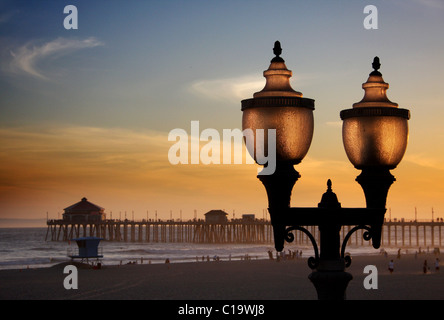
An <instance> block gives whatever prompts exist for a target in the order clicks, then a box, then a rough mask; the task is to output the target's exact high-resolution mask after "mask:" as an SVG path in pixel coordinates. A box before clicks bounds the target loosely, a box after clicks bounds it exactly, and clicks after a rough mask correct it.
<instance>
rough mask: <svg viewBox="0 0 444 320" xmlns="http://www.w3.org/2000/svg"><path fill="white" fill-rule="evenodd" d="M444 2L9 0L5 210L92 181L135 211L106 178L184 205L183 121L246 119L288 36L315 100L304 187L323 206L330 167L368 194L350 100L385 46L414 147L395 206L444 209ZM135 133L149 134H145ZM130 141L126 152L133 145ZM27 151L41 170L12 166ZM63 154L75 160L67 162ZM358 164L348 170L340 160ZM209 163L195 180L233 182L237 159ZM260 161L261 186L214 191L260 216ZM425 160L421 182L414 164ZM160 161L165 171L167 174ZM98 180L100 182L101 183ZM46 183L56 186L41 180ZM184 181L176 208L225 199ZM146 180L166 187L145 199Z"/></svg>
mask: <svg viewBox="0 0 444 320" xmlns="http://www.w3.org/2000/svg"><path fill="white" fill-rule="evenodd" d="M70 4H71V5H75V6H76V7H77V8H78V17H79V29H78V30H65V29H64V28H63V20H64V18H65V16H66V15H64V14H63V8H64V7H65V6H66V5H70ZM369 4H372V5H375V6H376V7H377V8H378V18H379V19H378V22H379V29H378V30H366V29H365V28H364V27H363V20H364V18H365V16H366V15H365V14H364V13H363V9H364V7H365V6H366V5H369ZM443 15H444V3H443V2H442V1H439V0H403V1H401V0H387V1H372V2H369V1H272V2H271V1H193V0H190V1H136V0H131V1H118V0H115V1H97V0H94V1H75V0H66V1H61V0H57V1H52V0H45V1H29V0H28V1H18V0H12V1H4V0H1V1H0V48H1V49H0V50H1V51H0V59H1V60H0V61H1V62H0V88H1V89H0V94H1V96H2V98H1V100H0V113H1V117H0V129H1V132H2V134H1V136H0V138H1V139H2V141H4V142H5V143H4V144H3V147H0V148H2V149H0V151H2V152H3V153H2V154H3V161H2V162H3V164H4V165H3V166H2V168H0V178H1V179H2V180H0V182H2V184H1V186H2V188H1V189H0V200H2V201H4V207H3V210H2V211H3V212H8V214H5V215H6V216H8V217H9V216H26V217H28V216H30V213H29V208H36V205H37V204H38V210H36V211H38V213H37V212H36V213H35V215H42V212H46V211H48V210H49V211H50V212H55V211H58V210H60V208H63V207H64V206H65V204H66V206H67V205H69V204H71V203H70V202H72V203H73V202H74V201H76V200H79V199H80V198H82V197H83V196H84V193H86V192H88V193H89V194H91V195H92V196H94V197H96V198H97V199H98V201H96V202H101V203H99V204H101V205H102V206H104V207H105V208H108V207H111V206H115V207H118V208H121V209H117V210H124V209H123V208H124V205H123V204H120V203H117V202H113V201H110V198H113V195H114V194H115V193H116V192H118V191H119V190H118V188H115V189H112V190H109V191H108V192H106V191H105V188H104V186H103V184H102V183H103V181H108V183H109V184H120V185H124V186H126V187H125V188H126V189H127V190H133V192H130V191H127V193H128V195H126V196H125V197H124V198H125V201H127V202H130V203H134V204H135V206H138V208H142V207H148V206H151V207H155V208H159V211H160V208H163V209H162V210H164V211H165V212H168V211H169V210H168V209H167V206H166V205H164V203H165V202H169V203H171V202H173V203H174V200H173V201H171V200H167V199H168V197H169V194H168V193H169V191H168V190H171V188H172V186H171V181H168V179H171V177H172V176H174V175H175V174H179V173H178V171H177V170H185V171H187V170H188V168H181V169H179V168H177V167H172V168H171V167H168V166H167V164H160V163H162V161H163V160H165V159H166V155H167V150H168V146H169V145H168V141H167V140H166V138H165V137H166V135H167V134H168V132H169V131H170V130H172V129H174V128H184V129H185V130H188V131H189V130H190V129H189V127H190V121H192V120H199V121H200V124H201V128H216V129H218V130H222V129H223V128H240V126H241V116H242V113H241V111H240V100H242V99H245V98H250V97H252V95H253V93H254V92H256V91H259V90H261V89H262V87H263V85H264V83H265V82H264V78H263V77H262V72H263V71H264V70H266V69H267V68H268V65H269V62H270V60H271V58H272V57H273V55H272V48H273V44H274V41H276V40H280V41H281V43H282V47H283V54H282V56H283V58H284V59H285V61H286V64H287V67H288V68H289V69H290V70H292V71H293V78H292V86H293V88H294V89H295V90H297V91H301V92H302V93H303V94H304V96H305V97H308V98H312V99H315V100H316V110H315V135H314V139H313V143H312V146H311V149H310V151H309V154H308V156H307V159H305V160H304V161H303V163H302V164H301V165H300V168H301V169H300V170H299V169H298V170H299V171H301V173H302V175H303V177H304V179H306V180H305V181H306V182H303V181H301V182H298V185H299V184H301V188H303V189H304V190H306V191H300V192H303V193H304V192H306V193H307V195H306V196H305V197H304V199H307V202H310V203H306V204H305V203H304V204H305V205H315V204H317V201H318V200H315V199H318V198H320V196H321V194H322V192H324V191H325V190H324V189H325V183H324V182H323V181H324V180H325V181H326V180H327V179H328V178H332V179H333V181H334V184H335V178H336V181H338V182H337V184H336V185H337V187H338V188H339V191H338V192H337V193H338V195H339V196H340V195H341V192H342V194H343V197H344V198H345V199H348V200H349V202H350V203H351V204H356V205H360V204H361V203H362V201H363V199H361V198H362V195H361V194H360V193H362V191H360V190H359V186H354V184H356V183H355V182H354V181H353V180H354V177H355V176H356V175H357V174H358V172H357V171H356V170H355V169H353V167H352V166H351V165H350V164H349V163H348V161H347V158H346V156H345V152H344V150H343V147H342V140H341V123H340V118H339V112H340V111H341V110H342V109H347V108H350V107H351V106H352V104H353V103H355V102H358V101H360V100H361V98H362V96H363V90H362V88H361V85H362V83H363V82H365V81H366V80H367V77H368V74H369V72H370V71H371V62H372V60H373V57H374V56H376V55H377V56H379V57H380V58H381V63H382V67H381V72H382V74H383V76H384V79H385V81H386V82H388V83H389V84H390V89H389V91H388V97H389V98H390V99H391V100H392V101H394V102H397V103H398V104H399V105H400V107H402V108H407V109H410V111H411V113H412V120H411V121H410V129H411V135H410V142H409V146H408V151H407V153H406V157H405V161H404V162H406V163H407V164H406V165H404V164H403V163H402V164H401V165H400V167H399V168H398V169H397V171H394V174H395V176H397V173H398V172H399V174H400V177H398V181H403V182H399V184H400V186H399V189H397V187H394V188H393V196H392V198H390V196H391V195H392V193H391V194H389V199H393V203H390V201H389V205H392V206H393V210H392V212H394V213H396V214H398V215H399V216H408V215H409V213H408V212H413V209H412V208H413V207H414V206H419V207H421V208H424V209H423V211H424V212H428V211H430V207H431V206H435V212H439V210H441V211H442V212H443V215H444V202H443V200H441V199H440V198H441V197H440V195H441V193H442V191H444V189H443V187H440V186H439V184H438V183H437V182H436V181H433V180H434V179H433V178H434V177H442V176H443V172H442V168H443V167H442V164H444V152H443V151H442V150H441V149H442V148H437V143H438V144H439V142H440V141H441V140H442V138H444V130H443V128H442V125H441V123H442V119H443V116H444V111H443V108H442V101H443V99H442V97H441V92H442V90H441V86H442V74H443V71H444V64H443V62H442V57H443V53H444V38H443V37H442V32H443V30H444V19H443V18H442V17H443ZM86 132H87V134H86ZM118 133H119V135H118ZM65 136H66V137H67V138H66V139H62V137H65ZM75 137H78V140H76V139H74V138H75ZM143 137H147V138H146V141H145V140H144V138H143ZM154 137H158V138H159V140H156V139H154ZM88 138H89V139H88ZM131 139H134V140H133V141H137V144H136V143H134V144H133V145H132V144H131ZM150 139H151V140H150ZM162 139H165V140H162ZM88 140H89V141H88ZM14 141H16V142H17V143H13V142H14ZM159 141H160V142H159ZM162 141H164V145H162ZM6 142H7V143H6ZM150 143H151V144H150ZM104 146H107V148H106V150H105V151H103V150H102V151H101V153H100V154H101V156H103V155H106V160H109V159H113V162H112V164H110V167H109V171H106V172H103V174H102V175H100V174H99V173H98V172H99V171H100V170H102V168H101V169H100V170H94V169H92V168H96V167H95V166H97V165H98V164H97V163H100V161H99V160H97V163H93V162H91V159H92V158H94V156H96V154H95V151H94V150H97V149H100V147H103V148H104ZM135 146H137V148H136V147H135ZM133 148H134V149H133ZM156 148H157V149H156ZM147 149H149V150H150V151H149V152H152V153H153V155H150V157H151V159H155V160H152V161H151V160H147V159H145V161H143V163H140V164H139V165H135V162H131V161H130V159H135V158H137V157H138V156H140V157H146V154H145V153H144V152H148V151H147ZM36 150H40V151H39V152H37V151H36ZM129 150H131V151H129ZM165 150H166V151H165ZM122 154H125V155H127V156H126V157H124V159H121V157H122ZM23 155H26V157H23ZM16 159H28V162H26V161H25V160H22V161H24V162H23V163H22V164H21V165H22V168H23V167H26V168H28V169H29V170H30V171H29V173H28V174H24V173H23V170H21V169H20V168H19V167H17V168H15V169H13V165H12V164H14V163H15V164H17V161H16ZM48 159H60V160H59V161H56V162H55V163H54V164H52V167H48V163H51V161H53V160H50V161H49V160H48ZM70 159H75V161H76V162H75V163H74V162H70V161H74V160H70ZM98 159H100V160H104V159H103V158H100V157H98ZM116 159H119V160H116ZM162 159H163V160H162ZM153 161H154V163H155V164H156V165H158V167H159V168H162V169H161V170H164V171H162V173H161V174H160V173H158V172H157V173H156V172H152V171H151V172H149V174H148V173H146V170H148V169H147V168H149V167H152V166H153ZM11 163H12V164H11ZM57 163H64V164H65V167H63V168H59V170H60V171H57V170H56V169H54V167H57ZM116 163H117V164H118V165H119V166H120V165H122V166H123V168H124V169H122V167H118V168H119V171H118V172H117V171H116V170H117V167H114V166H115V165H117V164H116ZM137 163H138V162H137ZM81 164H83V167H89V166H91V172H93V173H92V174H91V175H88V176H87V177H84V180H85V181H88V183H86V182H81V179H80V178H79V174H78V171H76V170H80V169H79V168H77V166H80V167H82V165H81ZM344 164H345V165H346V166H347V167H346V170H345V169H344V170H343V169H342V167H344ZM145 166H146V167H145ZM327 166H328V168H329V169H327ZM158 167H156V168H158ZM338 167H341V169H338ZM51 168H53V169H54V170H51ZM136 168H139V169H140V170H144V173H146V174H147V176H146V180H143V179H142V180H140V181H138V182H137V183H135V182H134V181H133V180H131V181H130V178H128V177H133V176H134V177H137V176H138V174H137V169H136ZM320 168H321V169H320ZM31 169H32V170H31ZM304 169H305V172H306V174H304ZM127 170H130V171H127ZM131 170H134V171H131ZM159 170H160V169H159ZM199 170H201V169H195V170H194V171H193V170H191V169H189V172H188V171H187V173H183V172H182V174H184V176H181V177H182V178H183V179H185V180H186V179H187V178H190V179H192V181H193V182H192V183H191V182H190V183H189V184H193V183H194V184H196V185H202V184H203V183H206V181H207V180H208V179H212V180H213V181H214V180H215V181H220V183H221V184H224V183H227V184H228V182H227V181H225V180H218V179H222V178H221V177H219V176H218V175H219V174H220V175H221V176H225V175H226V173H225V174H222V173H219V172H220V170H226V168H225V169H221V168H218V167H216V168H212V170H213V171H211V174H213V175H215V176H211V175H210V176H209V178H208V179H207V180H205V175H202V176H200V175H201V174H202V173H201V172H199ZM202 170H205V171H206V170H208V168H205V169H202ZM341 170H343V171H341ZM421 170H423V171H421ZM25 171H26V170H25ZM31 172H32V173H31ZM37 172H38V174H37ZM67 172H71V174H72V175H73V176H70V175H69V174H67ZM165 172H168V173H167V174H166V173H165ZM249 172H250V173H251V181H250V180H249V182H248V185H249V186H253V185H255V187H254V190H253V191H251V193H249V194H248V196H249V197H251V198H253V199H252V200H251V201H245V199H241V198H240V197H239V196H238V195H233V194H230V192H229V191H227V192H223V197H222V196H220V195H217V196H216V195H213V196H214V205H215V206H217V207H220V208H222V206H224V205H226V206H227V208H226V209H227V210H228V208H233V210H234V209H235V208H239V209H238V210H241V211H247V210H252V211H255V212H256V213H257V214H258V215H261V210H262V208H265V207H266V199H263V200H261V202H260V204H259V205H256V204H257V201H256V200H255V198H257V197H261V198H264V194H263V190H262V189H261V188H262V186H261V185H260V183H259V182H258V181H257V180H256V178H255V175H254V172H255V171H251V170H250V171H249ZM412 172H416V173H417V176H419V177H422V178H421V179H422V180H417V178H414V175H413V174H412ZM157 174H159V176H157ZM207 174H208V173H207ZM119 175H124V176H126V178H118V177H117V176H119ZM142 175H143V174H142ZM162 175H163V176H165V177H166V178H165V179H164V180H163V181H162V179H161V176H162ZM228 175H230V174H228ZM310 175H311V177H310ZM335 175H338V177H335ZM403 175H404V176H405V177H406V179H402V177H403ZM246 176H247V174H246ZM331 176H332V177H331ZM110 177H111V178H110ZM112 177H115V180H113V178H112ZM153 177H156V178H155V179H159V180H155V181H156V183H158V184H160V185H161V186H162V187H160V190H163V191H159V190H158V189H156V190H153V189H150V188H148V189H145V188H146V187H141V186H142V185H143V184H144V183H145V184H147V185H150V184H152V181H151V180H150V179H154V178H153ZM198 177H200V178H198ZM48 179H49V180H50V183H49V182H48ZM77 179H78V181H77ZM248 179H250V178H248ZM67 180H68V181H77V182H76V183H73V187H72V189H70V190H69V191H66V192H63V194H61V193H60V192H61V191H60V187H58V185H60V184H62V185H63V184H64V183H66V181H67ZM98 180H100V181H101V182H100V183H99V184H95V183H93V182H91V181H98ZM435 180H436V179H435ZM30 181H31V182H30ZM39 181H42V183H43V181H46V183H47V185H50V186H52V187H45V188H44V189H45V191H42V188H41V186H40V187H39ZM245 183H247V182H245ZM109 184H108V185H109ZM350 184H351V185H353V188H354V189H353V190H350V188H351V187H348V185H350ZM402 184H404V185H409V186H411V185H412V184H415V185H418V186H419V187H418V190H416V189H415V190H412V191H411V194H413V195H416V196H417V198H418V201H415V203H413V202H411V203H405V200H403V197H404V196H403V194H405V189H408V188H407V187H403V188H401V185H402ZM186 185H187V184H186V183H184V185H182V184H180V185H179V186H178V188H180V190H177V192H176V194H178V195H183V198H181V197H179V198H178V199H177V201H178V202H179V203H180V204H177V205H174V208H173V209H174V210H176V211H177V210H178V208H179V207H180V206H181V205H183V206H184V209H183V210H184V211H185V207H186V206H188V210H189V211H191V212H192V209H191V208H192V206H196V205H195V204H183V203H184V202H185V203H186V201H185V200H186V199H189V198H190V197H192V198H193V197H194V198H193V199H194V202H198V203H202V206H201V207H202V208H203V209H202V210H205V208H208V210H210V209H214V208H212V207H211V205H212V204H211V203H210V200H207V199H208V198H210V199H211V197H208V195H207V194H204V195H202V197H203V199H201V198H200V196H199V195H197V190H199V189H198V188H197V187H196V189H193V188H191V189H190V190H189V191H186V190H188V189H187V187H186ZM256 185H257V186H256ZM228 189H230V188H228ZM98 190H100V191H98ZM397 190H399V191H397ZM233 192H235V191H233ZM397 192H398V193H397ZM422 192H423V193H424V194H422ZM124 193H125V192H124ZM32 194H33V196H31V195H32ZM144 194H145V195H146V194H156V196H152V198H150V197H148V199H146V198H144V196H143V195H144ZM304 194H305V193H304ZM348 194H350V196H347V195H348ZM356 197H359V201H356V200H355V198H356ZM77 198H78V199H77ZM88 198H91V197H88ZM294 198H295V199H297V198H298V197H297V196H295V197H294ZM8 199H13V200H14V201H12V200H8ZM18 199H19V200H20V199H21V201H17V200H18ZM44 199H47V201H46V202H45V201H44ZM71 199H72V200H71ZM216 199H217V200H216ZM227 199H233V200H232V201H233V203H230V201H228V203H227ZM345 199H344V200H345ZM122 201H123V200H122ZM156 201H157V202H156ZM18 202H19V203H21V204H20V205H17V203H18ZM104 202H105V203H104ZM146 202H149V203H150V204H146ZM345 202H347V201H345ZM107 203H109V205H107ZM151 203H155V204H153V205H151ZM169 206H171V204H169ZM250 208H251V209H250ZM396 208H399V209H398V211H397V210H396ZM128 210H130V209H129V208H128ZM142 210H144V209H138V211H139V212H140V211H142ZM190 215H191V216H192V214H191V213H190ZM32 216H33V217H34V215H32ZM168 216H169V214H168Z"/></svg>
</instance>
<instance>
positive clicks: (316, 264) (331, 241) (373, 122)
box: [242, 41, 410, 299]
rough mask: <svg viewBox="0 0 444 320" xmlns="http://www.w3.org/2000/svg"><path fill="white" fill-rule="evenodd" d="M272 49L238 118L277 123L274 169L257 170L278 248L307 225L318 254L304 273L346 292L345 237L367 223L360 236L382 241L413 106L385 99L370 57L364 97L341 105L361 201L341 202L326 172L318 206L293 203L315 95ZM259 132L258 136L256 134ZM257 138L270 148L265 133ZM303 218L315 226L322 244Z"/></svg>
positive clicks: (269, 125) (320, 287)
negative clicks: (355, 204)
mask: <svg viewBox="0 0 444 320" xmlns="http://www.w3.org/2000/svg"><path fill="white" fill-rule="evenodd" d="M273 51H274V54H275V55H276V57H275V58H273V60H271V64H270V67H269V68H268V70H266V71H265V72H264V76H265V78H266V85H265V87H264V89H263V90H262V91H260V92H257V93H255V94H254V95H253V98H252V99H247V100H243V101H242V111H243V119H242V125H243V129H252V130H253V132H256V130H257V129H265V130H267V129H275V130H276V170H275V172H274V173H273V174H271V175H261V174H259V175H258V178H259V179H260V180H261V182H262V183H263V184H264V186H265V189H266V191H267V196H268V206H269V212H270V217H271V223H272V225H273V232H274V240H275V248H276V250H277V251H282V250H283V248H284V243H285V241H287V242H292V241H293V240H294V235H293V233H292V231H293V230H299V231H302V232H304V233H305V234H306V235H307V236H308V237H309V239H310V240H311V242H312V245H313V248H314V253H315V256H314V257H311V258H309V259H308V265H309V267H310V268H311V269H313V272H312V273H311V274H310V276H309V279H310V280H311V281H312V282H313V284H314V285H315V287H316V290H317V293H318V298H319V299H344V298H345V290H346V287H347V285H348V282H349V281H350V280H351V279H352V276H351V274H349V273H347V272H345V268H346V267H348V266H350V264H351V259H350V258H349V257H348V256H345V254H344V253H345V247H346V245H347V241H348V239H349V238H350V236H351V235H352V234H353V233H354V232H355V231H356V230H359V229H364V230H366V231H365V232H364V234H363V236H364V239H365V240H370V239H371V240H372V244H373V247H374V248H379V246H380V240H381V230H382V225H383V222H384V214H385V211H386V208H385V204H386V199H387V193H388V190H389V188H390V186H391V184H392V183H393V182H394V181H395V178H394V177H393V176H392V175H391V174H390V170H391V169H394V168H395V167H396V166H397V165H398V163H399V162H400V161H401V159H402V157H403V155H404V153H405V150H406V147H407V140H408V124H407V120H408V119H409V118H410V113H409V111H408V110H405V109H399V108H398V105H397V104H396V103H392V102H390V101H389V100H388V98H387V96H386V90H387V89H388V84H387V83H385V82H384V80H383V79H382V75H381V73H380V72H379V71H378V69H379V68H380V63H379V58H375V60H374V62H373V68H374V71H373V72H372V73H371V74H370V76H369V78H368V80H367V82H366V83H364V84H363V88H364V90H365V96H364V98H363V99H362V101H361V102H359V103H355V104H354V105H353V108H352V109H348V110H343V111H342V112H341V118H342V120H343V142H344V147H345V150H346V153H347V156H348V158H349V159H350V161H351V162H352V164H353V165H354V166H355V167H356V168H357V169H360V170H362V173H361V174H360V175H359V176H358V177H357V179H356V181H357V182H358V183H359V184H360V185H361V186H362V188H363V190H364V194H365V197H366V204H367V206H366V208H342V207H341V204H340V203H339V201H338V199H337V196H336V194H335V193H333V191H332V183H331V181H330V180H328V182H327V191H326V193H324V195H323V196H322V199H321V202H320V203H319V204H318V206H317V207H314V208H298V207H296V208H292V207H290V199H291V191H292V189H293V186H294V184H295V183H296V181H297V180H298V179H299V178H300V175H299V173H298V172H297V171H296V170H295V169H294V167H293V166H294V165H296V164H298V163H300V162H301V161H302V159H303V158H304V157H305V155H306V154H307V152H308V149H309V147H310V144H311V140H312V137H313V128H314V120H313V110H314V100H312V99H307V98H303V97H302V93H300V92H297V91H295V90H293V89H292V88H291V86H290V83H289V80H290V77H291V75H292V73H291V71H290V70H288V69H287V67H286V66H285V62H284V60H283V59H282V58H281V57H280V55H281V53H282V49H281V46H280V43H279V42H278V41H277V42H276V43H275V47H274V50H273ZM265 136H266V135H265ZM261 137H262V136H259V135H258V136H255V141H256V139H261ZM262 142H264V145H265V149H266V150H268V149H267V141H266V140H265V141H262ZM259 145H261V144H260V143H259ZM249 152H250V154H251V155H252V157H254V158H255V155H256V150H254V148H251V149H249ZM255 159H256V158H255ZM344 225H349V226H354V228H352V229H351V230H350V231H349V233H348V234H347V235H346V236H345V238H344V241H343V243H342V245H341V244H340V229H341V227H342V226H344ZM303 226H318V227H319V231H320V250H319V248H318V245H317V243H316V240H315V239H314V237H313V236H312V235H311V233H310V232H309V231H308V230H307V229H306V228H304V227H303Z"/></svg>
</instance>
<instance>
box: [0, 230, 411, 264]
mask: <svg viewBox="0 0 444 320" xmlns="http://www.w3.org/2000/svg"><path fill="white" fill-rule="evenodd" d="M45 235H46V228H0V270H1V269H25V268H42V267H43V268H44V267H51V266H53V265H55V264H59V263H62V262H67V261H70V258H69V257H68V256H67V253H68V250H69V249H70V248H71V249H76V248H77V244H76V243H75V242H64V241H45ZM100 247H102V249H101V250H102V253H103V256H104V257H103V259H102V265H105V266H106V265H118V264H127V263H130V262H137V263H144V264H148V263H165V261H166V259H169V261H170V262H171V263H182V262H202V260H204V261H207V259H209V260H211V261H212V260H213V259H214V258H215V257H218V258H219V259H220V260H224V261H226V260H229V259H231V260H240V259H245V258H246V257H248V258H249V259H269V256H268V251H269V250H271V251H272V252H273V255H274V256H276V251H275V250H274V247H273V244H199V243H152V242H151V243H146V242H143V243H139V242H112V241H101V243H100ZM384 249H385V250H386V251H387V252H388V253H389V254H392V253H395V252H396V251H397V250H398V247H392V248H387V247H385V248H384ZM288 250H291V251H293V252H294V251H296V250H298V251H299V250H302V257H303V258H307V257H310V256H312V255H313V254H314V253H313V248H312V247H311V246H309V245H296V244H294V243H290V244H286V245H285V251H286V252H288ZM346 251H347V252H349V253H350V254H351V255H352V256H353V255H371V254H380V251H379V250H376V249H373V248H372V247H371V246H370V245H369V244H368V243H367V242H364V245H362V246H347V250H346ZM410 253H414V249H411V251H410Z"/></svg>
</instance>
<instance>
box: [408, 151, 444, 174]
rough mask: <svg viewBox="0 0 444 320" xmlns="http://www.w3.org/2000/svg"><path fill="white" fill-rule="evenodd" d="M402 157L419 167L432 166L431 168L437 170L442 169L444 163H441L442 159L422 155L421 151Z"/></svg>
mask: <svg viewBox="0 0 444 320" xmlns="http://www.w3.org/2000/svg"><path fill="white" fill-rule="evenodd" d="M404 159H405V160H406V161H408V162H411V163H414V164H417V165H419V166H421V167H426V168H432V169H437V170H443V169H444V165H443V163H442V161H440V160H438V159H436V158H433V157H430V156H427V155H424V154H422V153H416V154H407V155H406V156H405V157H404Z"/></svg>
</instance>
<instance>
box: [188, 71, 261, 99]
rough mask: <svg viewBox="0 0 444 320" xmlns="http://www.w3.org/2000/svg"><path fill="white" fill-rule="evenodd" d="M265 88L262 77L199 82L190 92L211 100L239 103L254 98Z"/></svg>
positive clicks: (194, 84)
mask: <svg viewBox="0 0 444 320" xmlns="http://www.w3.org/2000/svg"><path fill="white" fill-rule="evenodd" d="M264 86H265V79H264V78H263V77H261V76H243V77H237V78H225V79H212V80H199V81H195V82H194V83H192V84H191V87H190V91H191V92H193V93H195V94H197V95H201V96H204V97H206V98H209V99H215V100H220V99H233V100H235V101H239V100H241V99H245V98H248V97H250V96H251V97H252V96H253V93H254V92H256V91H260V90H261V89H262V88H263V87H264Z"/></svg>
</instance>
